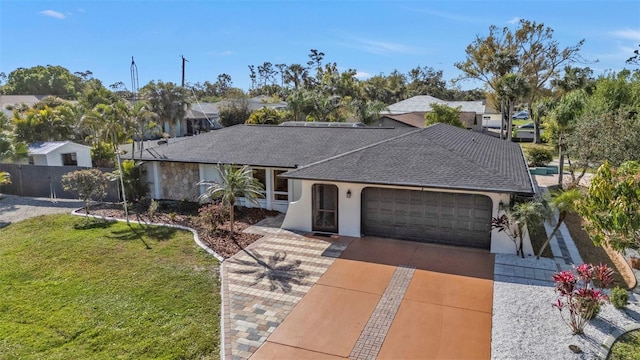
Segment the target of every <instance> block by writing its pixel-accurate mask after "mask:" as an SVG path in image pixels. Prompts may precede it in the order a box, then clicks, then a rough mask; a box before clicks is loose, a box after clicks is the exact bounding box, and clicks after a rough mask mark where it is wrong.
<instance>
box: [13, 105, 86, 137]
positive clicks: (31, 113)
mask: <svg viewBox="0 0 640 360" xmlns="http://www.w3.org/2000/svg"><path fill="white" fill-rule="evenodd" d="M23 115H24V116H23ZM13 124H14V134H15V138H16V140H17V141H19V142H24V143H27V144H30V143H33V142H40V141H64V140H70V139H72V137H73V135H74V133H75V129H76V117H75V114H74V113H73V109H72V105H71V104H68V105H62V106H57V107H50V106H48V105H45V106H44V107H43V108H41V109H39V108H38V107H37V106H34V107H33V108H30V109H28V110H26V111H25V112H24V114H21V113H19V112H17V111H14V118H13Z"/></svg>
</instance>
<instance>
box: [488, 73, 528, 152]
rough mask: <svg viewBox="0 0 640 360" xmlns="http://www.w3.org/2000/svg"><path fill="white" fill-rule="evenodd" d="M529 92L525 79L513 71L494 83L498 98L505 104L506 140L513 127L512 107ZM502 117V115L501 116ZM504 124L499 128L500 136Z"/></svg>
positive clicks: (509, 137) (509, 138)
mask: <svg viewBox="0 0 640 360" xmlns="http://www.w3.org/2000/svg"><path fill="white" fill-rule="evenodd" d="M528 92H529V86H528V84H527V83H526V81H525V79H524V78H522V77H521V76H519V75H517V74H513V73H509V74H506V75H504V76H503V77H502V78H500V79H499V80H498V82H497V84H496V93H497V95H498V97H499V98H500V100H501V101H502V102H504V103H506V104H507V106H506V108H507V109H508V111H507V118H508V120H507V122H508V125H507V140H509V141H511V137H512V131H511V129H512V128H513V109H514V105H515V103H516V101H517V100H518V99H521V98H522V97H523V96H525V95H526V94H527V93H528ZM503 118H504V117H503ZM503 129H504V126H502V128H501V129H500V134H501V135H500V136H502V131H503Z"/></svg>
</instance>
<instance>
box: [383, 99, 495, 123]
mask: <svg viewBox="0 0 640 360" xmlns="http://www.w3.org/2000/svg"><path fill="white" fill-rule="evenodd" d="M432 104H438V105H447V106H449V107H452V108H460V113H461V114H460V120H461V121H462V122H463V123H464V124H466V125H467V128H469V129H473V130H475V131H480V130H481V128H482V117H483V115H484V114H485V113H486V112H487V111H488V110H490V109H487V105H486V103H485V102H484V101H480V100H479V101H446V100H441V99H438V98H436V97H433V96H430V95H418V96H414V97H410V98H408V99H406V100H402V101H400V102H397V103H395V104H391V105H389V106H388V107H387V109H386V110H385V111H383V112H381V113H380V115H381V116H384V115H399V114H409V113H427V112H429V111H431V105H432Z"/></svg>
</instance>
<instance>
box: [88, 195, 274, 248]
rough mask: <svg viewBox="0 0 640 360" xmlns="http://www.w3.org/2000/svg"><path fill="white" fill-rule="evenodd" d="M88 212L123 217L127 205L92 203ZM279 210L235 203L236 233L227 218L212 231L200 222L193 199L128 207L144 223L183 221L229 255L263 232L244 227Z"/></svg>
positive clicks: (137, 219)
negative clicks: (149, 208)
mask: <svg viewBox="0 0 640 360" xmlns="http://www.w3.org/2000/svg"><path fill="white" fill-rule="evenodd" d="M89 214H91V215H97V216H103V217H111V218H116V219H124V218H125V214H124V209H123V208H122V205H120V204H109V203H105V204H99V205H95V206H92V207H91V208H90V210H89ZM278 214H279V213H278V212H277V211H270V210H264V209H259V208H245V207H236V211H235V221H234V230H235V231H234V232H235V234H234V236H231V234H230V231H229V222H228V221H227V222H225V223H224V224H223V225H222V226H220V227H219V228H218V229H217V231H215V232H210V231H208V230H206V228H205V227H204V226H203V225H202V224H201V223H200V221H199V218H198V206H197V205H196V204H191V203H186V204H185V203H170V204H168V205H166V204H165V205H164V206H161V207H160V208H159V209H158V210H157V211H156V212H155V213H154V214H153V215H151V214H149V213H148V212H146V211H136V210H135V209H130V210H129V219H130V220H134V221H140V222H142V223H161V224H171V225H182V226H186V227H190V228H192V229H195V230H196V231H197V232H198V236H199V237H200V240H201V241H202V242H203V243H205V244H206V245H207V246H209V247H210V248H211V249H212V250H213V251H215V252H216V253H218V254H219V255H220V256H222V257H224V258H225V259H226V258H229V257H231V256H233V255H235V254H236V253H238V252H239V251H241V250H242V249H244V248H245V247H247V246H249V245H251V244H252V243H253V242H255V241H256V240H258V239H260V238H261V237H262V235H256V234H246V233H244V232H243V231H244V230H245V229H246V228H248V227H249V226H251V225H253V224H255V223H257V222H259V221H261V220H263V219H265V218H266V217H271V216H276V215H278Z"/></svg>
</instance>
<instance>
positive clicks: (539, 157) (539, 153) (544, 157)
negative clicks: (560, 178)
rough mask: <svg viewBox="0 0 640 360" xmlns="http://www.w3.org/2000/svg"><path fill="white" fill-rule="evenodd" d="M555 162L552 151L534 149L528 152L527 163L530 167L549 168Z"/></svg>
mask: <svg viewBox="0 0 640 360" xmlns="http://www.w3.org/2000/svg"><path fill="white" fill-rule="evenodd" d="M551 160H553V153H552V152H551V150H547V149H543V148H538V147H534V148H531V149H529V151H527V161H528V162H529V166H535V167H537V166H547V164H549V163H550V162H551Z"/></svg>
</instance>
